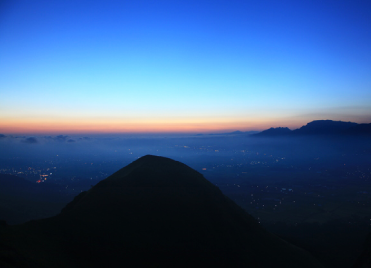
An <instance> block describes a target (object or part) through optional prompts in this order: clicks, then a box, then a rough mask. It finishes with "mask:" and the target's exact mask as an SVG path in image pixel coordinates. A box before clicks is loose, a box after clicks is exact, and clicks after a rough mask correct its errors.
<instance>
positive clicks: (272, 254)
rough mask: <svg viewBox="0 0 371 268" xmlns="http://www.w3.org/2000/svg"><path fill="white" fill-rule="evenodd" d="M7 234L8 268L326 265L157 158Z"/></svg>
mask: <svg viewBox="0 0 371 268" xmlns="http://www.w3.org/2000/svg"><path fill="white" fill-rule="evenodd" d="M0 236H1V237H0V241H1V242H0V243H1V244H0V266H1V267H117V266H120V267H322V265H321V264H320V263H319V262H318V261H317V260H316V259H315V258H314V257H312V256H311V254H310V253H308V252H306V251H304V250H302V249H300V248H298V247H296V246H294V245H292V244H290V243H288V242H286V241H284V240H282V239H280V238H278V237H276V236H274V235H272V234H270V233H268V232H267V231H265V230H264V229H263V228H262V227H261V226H260V225H259V224H258V223H257V221H256V220H255V219H254V218H253V217H252V216H250V215H249V214H247V213H246V212H245V211H244V210H242V209H241V208H240V207H239V206H237V205H236V204H235V203H233V202H232V201H231V200H230V199H229V198H228V197H226V196H224V195H223V194H222V192H221V191H220V190H219V189H218V188H217V187H216V186H214V185H213V184H212V183H210V182H209V181H207V180H206V179H205V178H204V177H203V176H202V175H201V174H200V173H198V172H197V171H195V170H193V169H191V168H189V167H188V166H186V165H184V164H182V163H180V162H177V161H174V160H171V159H168V158H164V157H156V156H149V155H148V156H144V157H142V158H140V159H138V160H136V161H134V162H133V163H131V164H130V165H128V166H126V167H124V168H123V169H121V170H119V171H117V172H116V173H114V174H113V175H111V176H109V177H108V178H107V179H105V180H103V181H101V182H99V183H98V184H97V185H95V186H94V187H92V188H91V189H90V190H89V191H86V192H82V193H81V194H79V195H78V196H76V197H75V199H74V200H73V201H72V202H70V203H69V204H68V205H67V206H66V207H65V208H64V209H63V210H62V212H61V213H60V214H58V215H57V216H54V217H51V218H47V219H43V220H35V221H30V222H27V223H25V224H21V225H15V226H6V225H5V224H3V226H1V227H0Z"/></svg>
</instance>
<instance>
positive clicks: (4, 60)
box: [0, 1, 371, 134]
mask: <svg viewBox="0 0 371 268" xmlns="http://www.w3.org/2000/svg"><path fill="white" fill-rule="evenodd" d="M0 10H1V12H0V76H1V78H0V133H3V134H7V133H9V134H11V133H13V134H16V133H17V134H18V133H66V134H67V133H160V132H171V133H180V132H186V133H211V132H223V131H235V130H241V131H248V130H262V129H266V128H269V127H278V126H283V127H289V128H292V129H294V128H298V127H300V126H302V125H304V124H306V123H307V122H310V121H312V120H318V119H332V120H343V121H353V122H357V123H370V122H371V77H370V74H371V49H370V47H371V30H370V29H371V4H370V3H369V2H367V1H283V2H282V1H5V2H4V4H1V5H0Z"/></svg>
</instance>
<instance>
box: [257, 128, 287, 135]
mask: <svg viewBox="0 0 371 268" xmlns="http://www.w3.org/2000/svg"><path fill="white" fill-rule="evenodd" d="M291 132H292V131H291V130H290V129H289V128H287V127H276V128H273V127H271V128H270V129H266V130H263V131H262V132H259V133H257V134H255V135H254V136H256V137H276V136H286V135H289V134H291Z"/></svg>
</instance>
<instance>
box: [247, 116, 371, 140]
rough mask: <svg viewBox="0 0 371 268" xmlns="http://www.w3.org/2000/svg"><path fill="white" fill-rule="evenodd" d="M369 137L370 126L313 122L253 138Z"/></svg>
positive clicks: (269, 131) (370, 132)
mask: <svg viewBox="0 0 371 268" xmlns="http://www.w3.org/2000/svg"><path fill="white" fill-rule="evenodd" d="M369 135H371V123H370V124H358V123H354V122H344V121H333V120H314V121H311V122H309V123H307V124H306V125H304V126H302V127H300V128H298V129H294V130H291V129H289V128H287V127H277V128H269V129H266V130H263V131H261V132H259V133H257V134H252V135H251V136H253V137H278V136H288V137H294V136H296V137H299V136H369Z"/></svg>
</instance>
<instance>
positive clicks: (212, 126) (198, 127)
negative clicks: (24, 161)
mask: <svg viewBox="0 0 371 268" xmlns="http://www.w3.org/2000/svg"><path fill="white" fill-rule="evenodd" d="M278 126H285V127H286V126H287V127H289V128H292V129H294V128H297V127H298V126H301V125H300V123H297V122H291V124H287V123H286V124H285V123H284V122H282V121H281V122H277V121H275V120H272V119H250V120H233V119H229V118H228V119H223V118H222V119H220V118H203V119H185V118H182V119H177V120H176V119H171V120H168V119H167V120H166V119H156V120H148V119H135V120H134V119H127V120H119V119H97V120H96V119H55V120H53V119H43V120H40V119H39V120H36V119H32V120H31V119H28V120H24V119H18V120H3V121H2V122H0V133H2V134H25V133H28V134H61V133H70V134H78V133H81V134H83V133H92V134H93V133H96V134H100V133H101V134H104V133H212V132H214V133H217V132H225V131H236V130H240V131H249V130H264V129H267V128H270V127H278Z"/></svg>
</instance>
